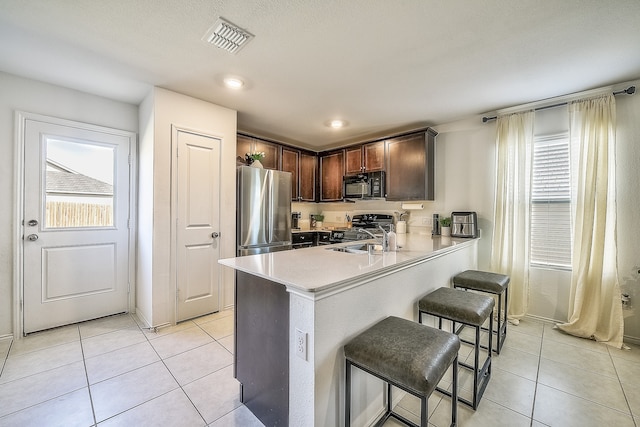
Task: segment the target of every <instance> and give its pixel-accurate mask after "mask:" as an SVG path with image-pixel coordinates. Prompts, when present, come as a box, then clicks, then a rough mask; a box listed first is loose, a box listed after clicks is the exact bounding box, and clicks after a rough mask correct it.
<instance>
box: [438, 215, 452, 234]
mask: <svg viewBox="0 0 640 427" xmlns="http://www.w3.org/2000/svg"><path fill="white" fill-rule="evenodd" d="M440 234H441V235H442V236H443V237H450V236H451V217H448V216H445V217H442V218H440Z"/></svg>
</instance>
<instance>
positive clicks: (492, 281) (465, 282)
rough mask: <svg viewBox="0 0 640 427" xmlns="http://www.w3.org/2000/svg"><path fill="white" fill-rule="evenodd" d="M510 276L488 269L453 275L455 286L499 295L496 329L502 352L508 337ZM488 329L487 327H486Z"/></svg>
mask: <svg viewBox="0 0 640 427" xmlns="http://www.w3.org/2000/svg"><path fill="white" fill-rule="evenodd" d="M509 281H510V278H509V276H506V275H504V274H498V273H490V272H488V271H478V270H467V271H463V272H462V273H459V274H456V275H455V276H453V287H454V288H459V289H465V290H474V291H479V292H485V293H489V294H493V295H497V296H498V316H497V318H498V325H497V328H496V330H494V331H493V333H494V334H496V341H495V343H496V348H494V349H493V351H495V352H496V353H497V354H500V350H502V346H503V345H504V340H505V339H506V338H507V309H508V307H509V306H508V302H509ZM503 295H504V312H503V311H502V307H503V305H502V296H503ZM485 330H486V329H485Z"/></svg>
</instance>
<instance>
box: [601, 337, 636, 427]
mask: <svg viewBox="0 0 640 427" xmlns="http://www.w3.org/2000/svg"><path fill="white" fill-rule="evenodd" d="M607 354H608V355H609V359H611V364H612V365H613V370H614V371H615V372H616V377H617V378H618V383H619V384H620V388H621V389H622V395H623V396H624V400H625V402H626V403H627V408H629V415H630V416H631V421H633V425H634V426H636V427H638V423H636V418H635V417H634V416H633V411H632V410H631V404H630V403H629V397H627V392H626V391H625V390H624V386H623V385H622V379H620V374H619V373H618V368H617V367H616V364H615V362H614V361H613V355H612V354H611V351H610V349H609V348H608V347H607Z"/></svg>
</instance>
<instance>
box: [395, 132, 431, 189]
mask: <svg viewBox="0 0 640 427" xmlns="http://www.w3.org/2000/svg"><path fill="white" fill-rule="evenodd" d="M435 135H436V134H435V132H433V131H431V130H428V131H427V132H420V133H417V134H412V135H407V136H402V137H398V138H394V139H390V140H388V141H387V168H386V169H387V200H434V183H433V180H434V154H435V150H434V148H435V147H434V146H435Z"/></svg>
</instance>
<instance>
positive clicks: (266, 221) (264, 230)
mask: <svg viewBox="0 0 640 427" xmlns="http://www.w3.org/2000/svg"><path fill="white" fill-rule="evenodd" d="M237 184H238V213H237V215H238V219H237V231H236V236H237V240H238V250H237V254H238V256H244V255H253V254H260V253H265V252H276V251H284V250H289V249H291V174H290V173H289V172H280V171H275V170H270V169H260V168H252V167H249V166H240V167H239V168H238V182H237Z"/></svg>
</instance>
